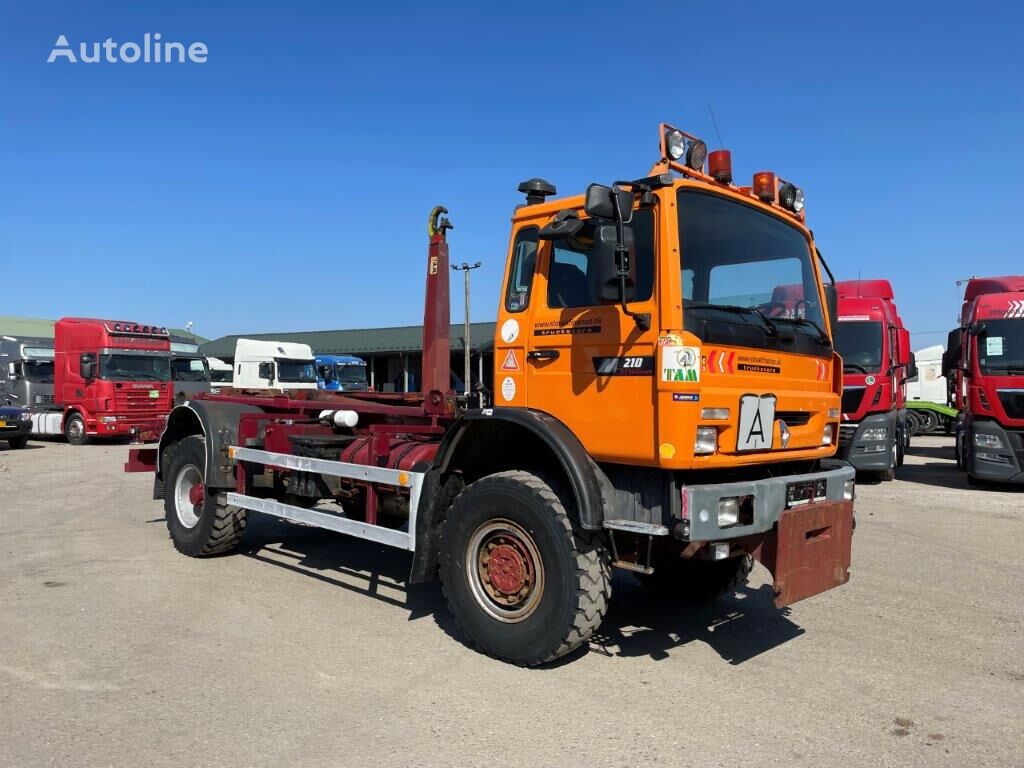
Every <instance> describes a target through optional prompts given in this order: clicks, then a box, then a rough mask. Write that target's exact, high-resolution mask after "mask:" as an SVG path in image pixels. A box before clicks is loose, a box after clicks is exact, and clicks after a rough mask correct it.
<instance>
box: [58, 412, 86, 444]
mask: <svg viewBox="0 0 1024 768" xmlns="http://www.w3.org/2000/svg"><path fill="white" fill-rule="evenodd" d="M64 437H65V438H67V441H68V442H69V443H71V444H72V445H88V443H89V436H88V435H87V434H85V418H84V417H83V416H82V414H80V413H78V412H75V413H72V414H71V415H70V416H68V417H67V419H65V420H64Z"/></svg>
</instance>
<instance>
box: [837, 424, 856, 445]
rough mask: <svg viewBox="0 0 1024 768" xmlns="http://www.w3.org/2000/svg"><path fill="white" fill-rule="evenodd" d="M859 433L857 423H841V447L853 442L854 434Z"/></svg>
mask: <svg viewBox="0 0 1024 768" xmlns="http://www.w3.org/2000/svg"><path fill="white" fill-rule="evenodd" d="M856 433H857V425H856V424H840V425H839V447H840V448H846V447H847V446H848V445H850V444H851V443H852V442H853V436H854V435H855V434H856Z"/></svg>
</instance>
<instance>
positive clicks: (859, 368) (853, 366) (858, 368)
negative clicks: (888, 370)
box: [843, 363, 868, 373]
mask: <svg viewBox="0 0 1024 768" xmlns="http://www.w3.org/2000/svg"><path fill="white" fill-rule="evenodd" d="M847 369H849V370H854V371H856V372H857V373H867V372H868V369H867V368H865V367H864V366H863V365H857V364H856V363H843V373H846V371H847Z"/></svg>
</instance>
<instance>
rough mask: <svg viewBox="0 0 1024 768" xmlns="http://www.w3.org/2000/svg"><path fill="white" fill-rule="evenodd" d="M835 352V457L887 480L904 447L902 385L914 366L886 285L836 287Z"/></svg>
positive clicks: (869, 283) (906, 335)
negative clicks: (838, 382) (839, 377)
mask: <svg viewBox="0 0 1024 768" xmlns="http://www.w3.org/2000/svg"><path fill="white" fill-rule="evenodd" d="M836 289H837V291H838V293H839V324H838V327H837V329H836V333H835V343H836V351H837V352H839V354H840V356H841V357H842V358H843V404H842V410H843V416H842V423H841V424H840V425H839V456H840V457H841V458H843V459H846V460H847V461H849V462H850V463H851V464H852V465H853V466H854V468H856V470H857V471H858V472H873V473H877V474H878V475H880V476H881V477H882V478H883V479H885V480H892V479H893V477H894V474H895V471H896V467H898V466H900V465H901V464H903V455H904V452H905V451H906V448H907V441H908V439H909V437H908V431H907V407H906V403H907V397H906V381H907V379H908V378H909V377H910V375H911V373H912V372H911V370H910V369H911V367H912V365H913V362H912V357H911V353H910V333H909V331H907V329H906V328H905V327H904V326H903V320H902V319H900V315H899V312H898V311H897V309H896V303H895V302H894V300H893V298H894V294H893V290H892V285H890V284H889V281H888V280H846V281H841V282H838V283H836Z"/></svg>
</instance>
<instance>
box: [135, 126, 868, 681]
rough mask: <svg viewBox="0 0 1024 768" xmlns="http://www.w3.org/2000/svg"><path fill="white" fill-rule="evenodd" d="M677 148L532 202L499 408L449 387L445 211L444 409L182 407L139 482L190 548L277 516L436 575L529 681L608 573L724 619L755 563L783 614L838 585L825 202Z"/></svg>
mask: <svg viewBox="0 0 1024 768" xmlns="http://www.w3.org/2000/svg"><path fill="white" fill-rule="evenodd" d="M660 141H661V150H662V156H661V158H660V159H659V161H658V162H657V163H656V164H655V165H654V167H653V168H652V169H651V171H650V173H649V174H647V175H646V176H644V177H643V178H639V179H637V180H634V181H620V182H615V183H614V184H613V185H612V186H610V187H609V186H603V185H600V184H592V185H590V186H589V187H588V188H587V189H586V192H585V193H584V194H577V195H573V196H570V197H562V198H555V194H556V192H555V187H554V186H553V185H552V184H549V183H548V182H546V181H544V180H542V179H530V180H529V181H526V182H523V183H522V184H521V185H520V186H519V190H520V192H523V193H525V195H526V200H525V204H524V205H520V206H517V207H516V209H515V211H514V212H513V215H512V231H511V237H510V243H509V248H508V262H507V267H506V271H505V277H504V284H503V287H502V293H501V298H500V302H499V314H498V318H497V324H496V326H497V331H496V337H495V340H494V343H495V360H496V366H495V369H496V370H495V382H494V392H495V395H494V399H495V402H494V404H493V405H492V406H490V407H486V408H471V407H468V403H467V402H466V400H465V399H463V398H462V397H461V396H460V395H458V394H457V393H456V392H454V391H453V390H452V388H451V386H450V384H449V382H450V340H449V336H448V333H449V287H448V286H449V279H450V278H449V263H448V262H449V255H448V243H447V237H446V235H447V230H448V229H450V227H451V225H450V224H449V222H448V220H447V218H446V217H445V216H444V214H446V213H447V211H446V210H445V209H444V208H442V207H437V208H435V209H434V211H432V213H431V216H430V219H429V222H430V223H429V246H428V252H427V258H426V263H425V265H424V271H425V273H426V301H425V310H424V327H423V365H422V371H423V374H422V375H423V385H422V392H419V393H378V392H343V393H342V392H326V391H314V390H302V391H300V390H295V389H284V390H283V392H281V393H277V394H275V395H271V394H268V393H264V394H257V395H252V396H244V395H242V394H239V393H237V392H236V391H235V392H232V393H231V394H225V393H224V392H222V393H221V394H219V395H212V394H211V395H198V396H197V397H196V398H195V399H194V400H192V401H190V402H189V404H188V405H186V406H180V407H178V408H175V409H174V411H172V413H171V415H170V417H169V419H168V423H167V429H166V430H165V432H164V434H163V436H162V437H161V440H160V445H159V447H158V448H156V449H142V450H135V451H133V452H132V453H131V454H130V459H129V462H128V464H127V465H126V467H125V469H126V470H127V471H142V470H147V469H150V470H152V469H155V471H156V479H155V483H154V497H155V498H158V499H163V503H164V509H165V514H166V520H167V527H168V530H169V531H170V536H171V539H172V541H173V543H174V546H175V547H176V548H177V549H178V550H179V551H180V552H182V553H183V554H185V555H189V556H192V557H199V556H205V555H214V554H221V553H225V552H229V551H231V550H233V549H235V548H236V547H237V546H238V543H239V541H240V539H241V536H242V533H243V531H244V529H245V524H246V519H247V515H248V514H249V513H262V514H268V515H271V516H274V517H278V518H283V519H286V520H293V521H298V522H301V523H304V524H306V525H309V526H318V527H321V528H325V529H328V530H332V531H340V532H343V533H348V534H350V535H353V536H356V537H359V538H364V539H368V540H371V541H374V542H378V543H381V544H385V545H391V546H394V547H398V548H401V549H407V550H411V551H412V553H413V557H412V570H411V575H410V579H409V581H410V583H412V582H419V581H423V580H426V579H428V578H432V577H433V576H434V575H435V574H436V575H439V577H440V580H441V583H442V585H443V592H444V595H445V598H446V600H447V603H448V607H449V608H450V610H451V612H452V613H453V614H454V616H455V619H456V621H457V622H458V625H459V626H460V627H461V628H462V631H463V632H464V634H465V636H466V637H467V638H468V639H469V640H470V641H471V642H472V643H473V644H474V645H475V646H476V647H477V648H479V649H481V650H483V651H485V652H487V653H490V654H493V655H495V656H497V657H499V658H502V659H506V660H508V661H511V662H514V663H517V664H523V665H532V664H538V663H541V662H544V661H548V660H551V659H555V658H557V657H559V656H562V655H564V654H566V653H568V652H569V651H571V650H572V649H574V648H576V647H577V646H579V645H580V644H581V643H583V642H585V641H586V640H587V639H588V638H589V637H590V636H591V634H592V633H593V632H594V631H595V629H596V628H597V627H598V625H600V623H601V620H602V619H603V617H604V615H605V611H606V609H607V606H608V601H609V599H610V596H611V572H612V571H611V569H612V567H613V566H618V567H620V568H624V569H626V570H628V571H633V572H636V573H638V574H640V575H641V576H642V578H643V581H644V583H647V584H651V585H654V586H658V587H660V588H661V589H663V590H665V591H666V592H667V593H669V594H671V595H674V596H676V597H679V598H682V597H683V596H690V597H697V598H709V597H712V596H715V595H718V594H721V593H722V592H724V591H726V590H729V589H731V588H733V587H735V586H737V585H738V584H740V583H742V582H743V581H744V580H745V578H746V576H747V574H748V572H749V571H750V568H751V565H752V562H753V560H759V561H760V562H761V563H763V564H764V565H765V566H766V567H767V568H768V570H769V571H770V572H771V573H772V574H773V576H774V592H775V605H776V606H778V607H780V608H781V607H784V606H787V605H790V604H792V603H794V602H796V601H798V600H801V599H804V598H806V597H809V596H811V595H815V594H817V593H819V592H822V591H824V590H828V589H831V588H833V587H836V586H838V585H841V584H844V583H845V582H846V581H847V580H848V578H849V565H850V547H851V537H852V529H853V504H854V502H853V498H854V470H853V468H852V467H850V466H849V465H848V464H846V463H845V462H841V461H837V460H834V459H833V458H832V457H833V455H834V454H835V451H836V437H837V432H838V427H839V416H840V411H839V409H840V391H841V387H842V378H841V377H842V370H841V368H840V367H839V358H838V356H837V355H836V353H835V351H834V350H833V344H832V339H831V333H830V331H831V329H832V327H833V322H834V308H835V289H834V286H833V285H831V284H827V285H826V284H823V279H822V270H823V269H826V270H827V268H826V267H825V266H824V264H823V262H821V261H820V257H819V256H818V255H817V253H816V249H815V247H814V243H813V239H812V236H811V232H810V230H809V229H808V228H807V226H806V224H805V219H804V196H803V192H802V191H801V190H800V189H799V188H797V187H796V186H795V185H794V184H792V183H791V182H788V181H783V180H782V179H779V178H778V177H777V176H775V174H774V173H772V172H768V171H764V172H759V173H757V174H755V175H754V178H753V183H752V185H750V186H746V185H736V184H734V183H733V181H732V170H731V159H730V156H729V153H728V151H726V150H720V151H717V152H714V153H712V154H711V155H710V156H708V157H707V162H705V156H706V147H705V145H704V143H703V142H702V141H700V140H699V139H698V138H696V137H694V136H692V135H690V134H687V133H684V132H683V131H680V130H677V129H675V128H672V127H671V126H668V125H662V127H661V134H660ZM794 284H797V285H799V286H800V287H801V289H800V290H799V291H796V290H794V291H792V292H791V293H790V295H789V297H788V298H787V300H786V302H784V303H782V306H779V305H778V304H779V303H776V302H774V301H773V300H772V294H773V287H775V286H780V285H794ZM798 305H799V308H800V311H799V313H795V312H794V310H795V309H796V308H797V306H798ZM782 313H786V314H788V316H786V317H783V316H781V314H782ZM773 314H776V315H779V316H775V317H773Z"/></svg>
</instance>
